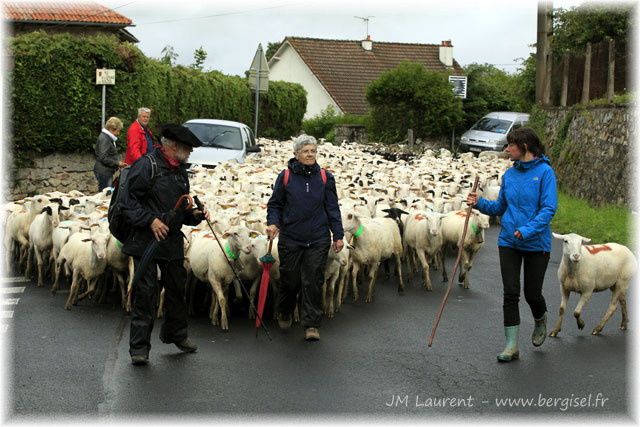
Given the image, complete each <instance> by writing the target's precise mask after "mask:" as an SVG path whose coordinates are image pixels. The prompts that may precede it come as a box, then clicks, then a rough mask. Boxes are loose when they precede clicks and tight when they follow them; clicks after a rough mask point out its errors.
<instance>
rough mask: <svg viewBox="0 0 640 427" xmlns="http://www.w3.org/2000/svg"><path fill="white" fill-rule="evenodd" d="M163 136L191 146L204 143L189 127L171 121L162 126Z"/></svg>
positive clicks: (198, 145)
mask: <svg viewBox="0 0 640 427" xmlns="http://www.w3.org/2000/svg"><path fill="white" fill-rule="evenodd" d="M162 136H164V137H165V138H167V139H170V140H172V141H176V142H180V143H182V144H185V145H189V146H191V147H200V146H201V145H202V141H200V140H199V139H198V137H197V136H195V135H194V134H193V132H191V131H190V130H189V128H187V127H184V126H182V125H176V124H173V123H169V124H166V125H164V126H162Z"/></svg>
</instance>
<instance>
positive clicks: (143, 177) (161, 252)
mask: <svg viewBox="0 0 640 427" xmlns="http://www.w3.org/2000/svg"><path fill="white" fill-rule="evenodd" d="M150 155H151V156H153V157H154V158H155V160H156V164H157V170H156V175H155V178H154V179H151V168H152V166H151V161H150V160H149V159H147V158H146V157H145V156H143V157H140V158H139V159H138V160H136V161H135V162H134V163H133V165H131V171H130V172H129V175H128V177H127V190H128V195H127V196H128V197H126V198H125V200H126V205H125V206H124V207H123V208H124V209H123V213H124V215H125V217H126V218H127V221H128V223H129V224H131V234H130V236H129V238H128V239H127V240H126V241H125V242H123V246H122V252H123V253H125V254H126V255H131V256H135V257H141V256H142V255H143V254H144V251H145V250H146V249H147V247H148V246H149V245H150V244H151V242H153V240H154V239H155V237H154V236H153V232H152V231H151V228H150V225H151V223H152V222H153V220H154V219H155V218H159V219H160V220H161V221H162V222H164V223H165V224H168V225H169V223H171V225H172V227H171V228H170V230H169V234H168V236H167V237H166V238H165V239H164V240H162V241H161V242H160V245H159V247H158V251H157V252H156V254H155V259H157V260H163V261H173V260H179V259H183V258H184V245H183V244H182V238H183V236H182V232H181V231H180V227H181V226H182V224H187V225H197V224H199V223H200V221H201V219H198V218H195V217H194V216H193V213H192V212H190V211H187V212H185V211H182V210H178V212H177V215H176V216H175V218H174V219H173V221H170V215H169V212H170V211H171V210H172V209H173V208H174V206H175V204H176V202H177V201H178V199H179V198H180V196H182V195H183V194H189V189H190V187H189V177H188V175H187V171H186V167H185V165H180V167H178V168H176V169H173V168H171V167H170V166H169V165H168V164H167V161H166V160H165V159H164V157H163V155H162V154H161V153H160V150H159V149H156V150H154V151H153V152H152V153H151V154H150Z"/></svg>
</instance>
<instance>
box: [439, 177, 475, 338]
mask: <svg viewBox="0 0 640 427" xmlns="http://www.w3.org/2000/svg"><path fill="white" fill-rule="evenodd" d="M479 181H480V178H479V177H478V176H476V180H475V181H474V183H473V188H472V190H471V192H472V193H475V192H476V191H477V190H478V182H479ZM472 209H473V206H469V207H468V208H467V217H466V218H465V219H464V227H463V229H462V238H461V240H460V242H459V243H458V258H457V259H456V263H455V264H454V265H453V271H452V272H451V276H450V277H449V287H448V288H447V292H445V294H444V298H443V299H442V304H440V310H438V315H437V316H436V323H435V324H434V325H433V329H432V330H431V337H430V338H429V347H431V344H433V338H434V337H435V335H436V329H438V324H440V318H441V317H442V312H443V311H444V306H445V305H446V304H447V300H448V299H449V293H451V288H452V287H453V281H454V280H455V277H456V273H457V271H458V266H459V265H460V259H461V258H462V251H463V250H464V240H465V238H466V237H467V227H468V226H469V218H470V217H471V210H472ZM442 263H443V264H444V257H443V260H442ZM442 268H444V265H443V267H442Z"/></svg>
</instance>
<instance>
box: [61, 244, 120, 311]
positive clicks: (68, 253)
mask: <svg viewBox="0 0 640 427" xmlns="http://www.w3.org/2000/svg"><path fill="white" fill-rule="evenodd" d="M108 239H109V235H108V234H104V233H100V232H94V233H91V234H87V233H76V234H74V235H72V236H71V237H69V240H68V241H67V243H66V244H65V245H64V246H63V247H62V250H61V251H60V255H58V259H57V260H56V263H57V264H58V265H59V267H58V268H61V267H62V266H64V269H65V271H66V273H67V275H69V274H72V280H71V290H70V291H69V297H68V298H67V302H66V304H65V306H64V308H65V309H67V310H71V306H72V305H75V304H76V303H77V301H79V300H81V299H83V298H84V297H86V296H87V295H90V294H92V293H93V292H94V291H95V288H96V282H97V280H98V278H99V277H100V276H101V275H102V274H103V273H104V270H105V268H106V267H107V240H108ZM83 279H84V280H85V281H86V282H87V290H86V291H85V292H84V293H83V294H81V295H80V296H78V291H79V290H80V281H81V280H83Z"/></svg>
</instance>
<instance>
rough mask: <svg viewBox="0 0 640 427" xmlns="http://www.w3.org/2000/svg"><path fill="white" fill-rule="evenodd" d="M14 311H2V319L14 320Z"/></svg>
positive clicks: (0, 313)
mask: <svg viewBox="0 0 640 427" xmlns="http://www.w3.org/2000/svg"><path fill="white" fill-rule="evenodd" d="M12 318H13V311H0V319H12Z"/></svg>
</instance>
